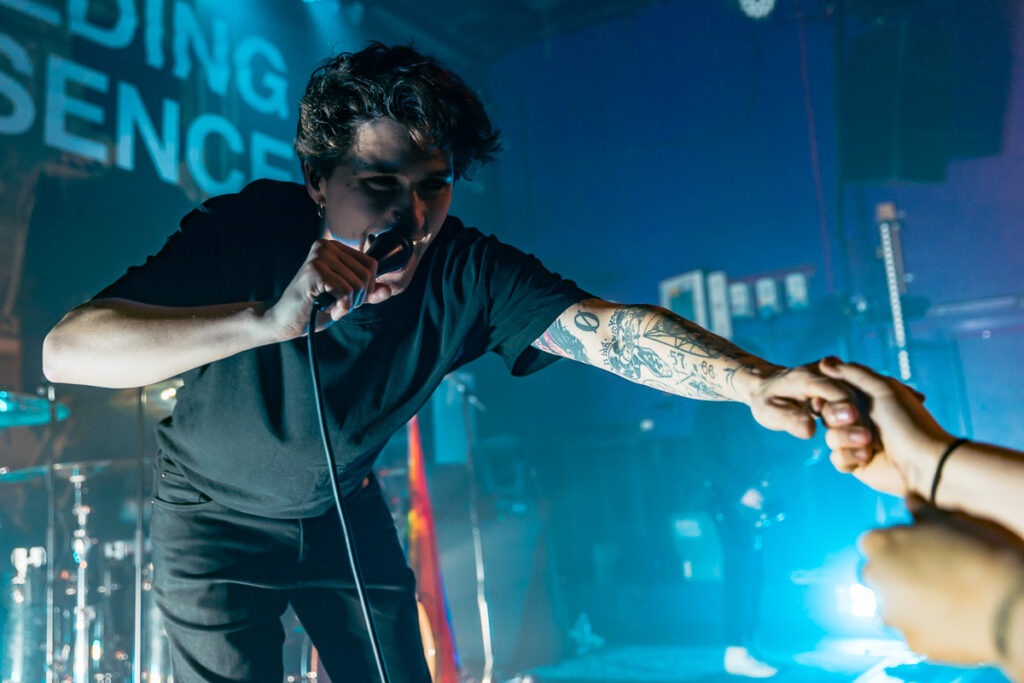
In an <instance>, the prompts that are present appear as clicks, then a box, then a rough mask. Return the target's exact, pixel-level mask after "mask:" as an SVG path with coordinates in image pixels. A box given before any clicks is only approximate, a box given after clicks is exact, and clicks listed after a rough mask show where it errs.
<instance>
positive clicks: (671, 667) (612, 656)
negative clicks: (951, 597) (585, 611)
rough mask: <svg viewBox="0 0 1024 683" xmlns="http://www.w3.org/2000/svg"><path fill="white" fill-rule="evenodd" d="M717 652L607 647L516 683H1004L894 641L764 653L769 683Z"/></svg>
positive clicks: (995, 675) (990, 672) (830, 643)
mask: <svg viewBox="0 0 1024 683" xmlns="http://www.w3.org/2000/svg"><path fill="white" fill-rule="evenodd" d="M723 654H724V649H723V648H721V647H644V646H626V647H621V646H620V647H606V648H603V649H601V650H597V651H594V652H591V653H588V654H586V655H583V656H580V657H575V658H572V659H568V660H566V661H563V662H560V663H557V664H553V665H549V666H542V667H537V668H535V669H531V670H529V671H525V672H523V673H522V674H520V675H519V676H518V677H513V678H512V679H510V680H511V681H517V682H518V683H738V682H740V681H754V680H767V681H772V682H774V683H1007V681H1008V679H1007V678H1006V677H1005V676H1003V675H1002V673H1000V672H999V671H998V670H997V669H994V668H990V667H976V668H958V667H950V666H944V665H939V664H933V663H930V662H927V661H924V660H923V659H922V658H921V657H919V656H918V655H915V654H914V653H912V652H909V651H908V650H907V649H906V648H905V647H904V646H903V645H902V644H901V643H899V642H897V641H885V640H877V641H876V640H857V639H848V640H824V641H822V642H821V643H819V644H818V646H817V647H816V648H815V649H814V650H811V651H807V652H795V653H781V652H771V651H768V652H765V653H763V658H764V659H765V660H766V661H767V662H768V663H770V664H772V665H773V666H775V667H777V668H778V669H779V673H778V674H776V675H775V676H774V677H772V678H768V679H753V678H744V677H740V676H733V675H730V674H728V673H726V672H725V671H724V668H723V664H722V660H723Z"/></svg>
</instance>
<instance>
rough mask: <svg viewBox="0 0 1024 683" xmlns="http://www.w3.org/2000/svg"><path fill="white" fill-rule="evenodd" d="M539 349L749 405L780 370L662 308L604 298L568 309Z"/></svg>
mask: <svg viewBox="0 0 1024 683" xmlns="http://www.w3.org/2000/svg"><path fill="white" fill-rule="evenodd" d="M533 345H534V346H535V347H536V348H538V349H541V350H543V351H547V352H549V353H552V354H555V355H559V356H565V357H567V358H572V359H574V360H578V361H581V362H583V363H588V364H590V365H594V366H597V367H601V368H604V369H605V370H609V371H611V372H613V373H615V374H617V375H619V376H621V377H624V378H626V379H629V380H631V381H633V382H637V383H638V384H643V385H645V386H648V387H652V388H654V389H658V390H660V391H666V392H669V393H672V394H677V395H680V396H688V397H691V398H700V399H705V400H730V399H734V400H746V399H747V397H748V395H749V393H750V389H751V388H752V387H753V386H756V384H757V380H756V378H757V377H763V376H765V374H766V373H770V372H775V371H776V370H778V368H777V366H773V365H771V364H770V363H767V362H765V361H764V360H762V359H760V358H757V357H756V356H752V355H750V354H748V353H746V352H745V351H743V350H742V349H740V348H738V347H736V346H735V345H733V344H732V343H730V342H729V341H728V340H727V339H723V338H722V337H719V336H718V335H716V334H714V333H712V332H709V331H708V330H705V329H704V328H702V327H700V326H699V325H697V324H695V323H693V322H690V321H689V320H686V319H684V318H681V317H680V316H678V315H676V314H675V313H672V312H671V311H669V310H666V309H664V308H660V307H658V306H645V305H635V306H623V305H619V304H613V303H610V302H607V301H602V300H600V299H586V300H583V301H581V302H579V303H578V304H574V305H573V306H571V307H570V308H568V309H566V310H565V311H564V312H563V313H562V315H560V316H559V317H558V319H557V320H556V321H555V322H554V323H552V324H551V326H550V327H549V328H548V330H547V331H546V332H545V333H544V334H543V335H542V336H541V337H540V338H539V339H537V340H536V341H534V342H533ZM748 376H749V377H748Z"/></svg>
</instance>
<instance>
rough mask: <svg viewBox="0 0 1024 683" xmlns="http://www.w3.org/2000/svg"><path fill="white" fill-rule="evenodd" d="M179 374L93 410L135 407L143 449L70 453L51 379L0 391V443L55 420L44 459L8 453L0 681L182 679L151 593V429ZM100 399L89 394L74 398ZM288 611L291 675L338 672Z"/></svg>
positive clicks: (169, 405)
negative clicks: (15, 462) (41, 385)
mask: <svg viewBox="0 0 1024 683" xmlns="http://www.w3.org/2000/svg"><path fill="white" fill-rule="evenodd" d="M181 384H182V383H181V381H180V380H178V379H175V380H169V381H167V382H162V383H160V384H156V385H151V386H147V387H142V388H140V389H128V390H120V391H117V392H113V393H112V394H109V393H104V394H102V397H103V398H102V399H100V401H101V402H103V403H104V404H105V405H104V407H103V408H102V411H101V412H100V413H99V414H98V415H97V414H96V413H90V418H89V419H97V418H98V419H100V420H103V419H108V420H109V419H110V417H111V416H119V417H121V418H124V417H126V416H128V417H133V418H134V425H133V426H132V428H131V429H132V430H134V431H135V432H136V433H137V439H138V442H137V448H136V451H137V453H136V454H135V457H129V458H122V459H117V458H114V459H104V460H88V459H80V460H74V461H70V462H69V461H66V460H65V459H64V458H63V457H62V456H64V453H63V452H61V451H62V447H61V446H59V445H58V444H59V443H60V442H61V440H60V439H58V438H55V437H56V435H57V433H58V431H59V430H60V428H61V427H62V426H66V424H67V422H68V421H69V418H71V417H72V409H71V408H69V407H68V406H67V405H65V404H63V403H61V402H58V401H57V400H55V396H54V393H53V390H52V388H51V389H50V390H49V391H48V393H47V395H46V396H33V395H28V394H16V393H13V392H8V391H0V443H2V442H3V441H10V439H7V438H5V437H7V436H10V435H12V434H13V433H14V432H16V431H17V430H19V429H21V428H24V427H30V428H38V429H48V430H49V434H48V436H47V438H46V439H45V441H46V443H48V444H50V448H49V450H50V452H49V454H48V456H47V455H45V454H44V455H38V456H37V460H44V461H46V463H47V464H42V465H39V464H36V465H32V466H26V467H4V466H2V465H3V464H4V463H3V460H6V459H7V458H0V579H2V581H3V585H4V590H3V593H2V595H0V642H3V649H2V651H0V683H87V682H88V683H126V682H128V681H131V682H132V683H140V682H146V683H173V680H174V676H173V672H172V671H171V666H170V658H169V654H168V647H167V639H166V635H165V634H164V631H163V619H162V615H161V613H160V611H159V610H158V609H157V606H156V601H155V599H154V596H153V593H152V565H151V563H150V559H149V556H150V548H149V538H148V534H147V533H146V531H147V529H146V523H147V515H146V512H147V511H148V510H149V496H150V486H151V480H150V476H151V474H152V466H151V462H150V459H149V457H148V456H147V451H149V450H150V449H151V445H150V444H148V442H147V435H149V434H150V433H151V432H152V431H153V427H154V422H155V421H156V420H160V419H163V418H164V417H166V416H168V415H170V414H171V411H172V410H173V408H174V404H175V399H176V391H177V389H178V387H180V386H181ZM96 402H97V401H96V400H95V395H91V394H90V400H89V401H87V402H86V403H83V404H80V405H79V407H78V408H75V409H74V410H75V411H79V410H81V411H83V412H86V411H87V409H89V408H88V406H91V405H92V404H94V403H96ZM87 404H88V406H87ZM91 409H92V410H94V411H95V407H92V408H91ZM71 421H73V420H71ZM121 422H123V419H122V420H121ZM105 429H107V431H110V432H117V436H118V437H122V438H121V440H122V441H123V440H124V439H123V437H125V436H128V438H129V439H130V435H129V434H130V433H129V434H123V433H121V432H122V431H123V430H118V429H117V428H116V427H112V426H110V425H107V427H105ZM105 436H109V434H107V435H105ZM0 454H4V453H3V451H2V449H0ZM4 455H5V454H4ZM8 553H9V557H10V564H9V565H6V566H5V565H4V564H3V563H4V562H5V559H4V556H5V555H7V554H8ZM282 623H283V625H284V627H285V633H286V641H285V647H284V652H283V657H284V665H285V672H284V678H283V683H302V682H303V681H312V680H319V681H321V682H326V683H330V679H329V678H328V677H327V674H326V672H325V671H324V670H323V668H322V665H321V664H320V661H319V657H318V655H317V652H316V649H315V648H314V647H313V646H312V643H311V642H310V640H309V638H308V636H307V635H306V633H305V631H304V630H303V629H302V627H301V624H299V622H298V620H297V618H296V617H295V616H294V614H293V613H292V612H291V611H290V610H289V611H288V612H287V613H286V614H285V615H284V616H283V617H282Z"/></svg>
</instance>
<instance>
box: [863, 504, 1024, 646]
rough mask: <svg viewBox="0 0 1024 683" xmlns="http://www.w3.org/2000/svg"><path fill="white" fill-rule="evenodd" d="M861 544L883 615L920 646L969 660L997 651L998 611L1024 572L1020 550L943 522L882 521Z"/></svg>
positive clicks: (866, 572) (865, 575)
mask: <svg viewBox="0 0 1024 683" xmlns="http://www.w3.org/2000/svg"><path fill="white" fill-rule="evenodd" d="M860 545H861V550H862V552H863V553H864V555H865V556H866V558H867V564H865V566H864V569H863V572H862V576H863V579H864V582H865V583H866V584H867V585H868V586H870V587H872V588H873V589H874V590H875V592H876V593H877V595H878V598H879V603H880V605H879V608H880V613H881V616H882V618H883V619H884V620H885V623H887V624H889V625H890V626H893V627H894V628H896V629H899V631H901V632H902V633H903V636H904V637H905V638H906V640H907V644H908V645H909V646H910V647H911V648H912V649H913V650H914V651H915V652H920V653H922V654H926V655H928V656H930V657H934V658H936V659H940V660H943V661H947V662H956V663H962V664H976V663H979V662H988V661H993V660H995V659H996V650H995V640H994V624H995V620H996V613H997V611H998V610H999V607H1000V605H1001V604H1002V602H1003V600H1005V599H1006V597H1007V596H1008V595H1009V593H1010V592H1011V591H1012V590H1013V588H1014V587H1015V586H1016V585H1017V584H1018V583H1019V582H1020V581H1021V580H1022V579H1024V564H1022V562H1021V560H1020V558H1019V557H1018V556H1017V555H1016V554H1014V553H1012V552H1011V551H1008V550H1004V549H1001V548H1000V547H998V546H992V545H989V544H987V543H983V542H982V541H980V540H978V538H976V537H975V536H974V535H973V534H969V533H965V532H964V531H961V530H957V529H955V528H953V527H952V526H950V525H948V524H944V523H937V522H928V523H924V524H915V525H913V526H899V527H892V528H888V529H876V530H874V531H870V532H868V533H867V534H865V535H864V536H862V537H861V541H860Z"/></svg>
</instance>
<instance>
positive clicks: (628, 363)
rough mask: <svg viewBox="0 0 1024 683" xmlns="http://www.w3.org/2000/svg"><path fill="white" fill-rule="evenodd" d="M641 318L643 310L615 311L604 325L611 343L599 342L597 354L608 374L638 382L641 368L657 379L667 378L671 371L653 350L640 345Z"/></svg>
mask: <svg viewBox="0 0 1024 683" xmlns="http://www.w3.org/2000/svg"><path fill="white" fill-rule="evenodd" d="M643 317H644V312H643V311H636V310H630V309H620V310H617V311H615V313H613V314H612V318H611V321H610V322H609V325H608V327H609V329H610V331H611V340H610V341H606V342H602V343H601V351H602V352H603V353H604V357H605V359H606V360H607V361H608V365H609V367H611V369H612V371H613V372H616V373H618V374H620V375H622V376H623V377H626V378H629V379H633V380H636V379H640V376H641V371H642V369H643V368H645V367H646V368H647V369H648V370H649V371H650V372H652V373H654V375H655V376H657V377H661V378H668V377H671V376H672V369H671V368H670V367H669V365H668V364H667V363H665V361H664V360H662V359H661V358H660V357H659V356H658V354H657V353H656V352H655V351H654V350H653V349H650V348H647V347H644V346H642V345H641V343H640V341H641V339H640V323H641V322H642V321H643Z"/></svg>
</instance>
